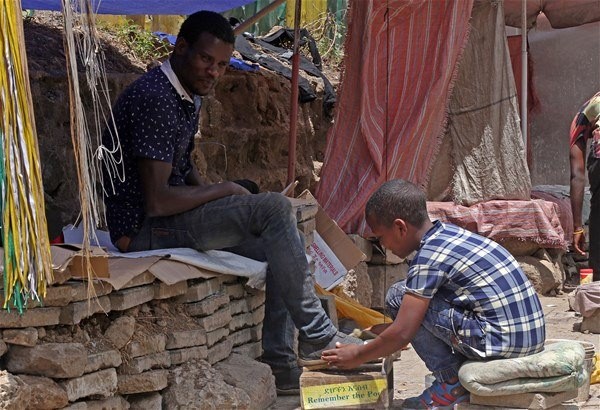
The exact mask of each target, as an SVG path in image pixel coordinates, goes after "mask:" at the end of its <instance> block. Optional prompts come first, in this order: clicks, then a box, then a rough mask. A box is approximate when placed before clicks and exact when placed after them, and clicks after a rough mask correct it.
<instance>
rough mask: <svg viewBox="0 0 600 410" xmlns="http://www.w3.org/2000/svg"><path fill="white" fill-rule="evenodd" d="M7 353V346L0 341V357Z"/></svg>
mask: <svg viewBox="0 0 600 410" xmlns="http://www.w3.org/2000/svg"><path fill="white" fill-rule="evenodd" d="M7 351H8V346H6V343H4V340H0V357H2V356H4V353H6V352H7Z"/></svg>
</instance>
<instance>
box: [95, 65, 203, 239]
mask: <svg viewBox="0 0 600 410" xmlns="http://www.w3.org/2000/svg"><path fill="white" fill-rule="evenodd" d="M200 101H201V100H200V97H197V96H195V97H194V99H192V98H190V97H189V95H188V94H187V93H185V91H184V90H183V87H181V84H179V81H178V80H177V77H176V76H175V75H174V73H173V71H172V70H171V68H170V65H167V68H166V69H164V68H163V69H161V67H156V68H154V69H152V70H151V71H149V72H148V73H146V74H144V75H143V76H142V77H140V78H139V79H138V80H136V81H135V82H134V83H132V84H131V85H130V86H129V87H128V88H127V89H126V90H125V91H124V92H123V94H121V96H120V97H119V99H118V100H117V103H116V104H115V107H114V108H113V113H114V117H115V126H116V129H117V131H118V136H119V140H120V141H121V148H122V152H123V164H124V170H125V179H124V181H121V180H119V178H117V177H116V176H114V175H113V176H111V175H109V173H108V172H107V169H106V167H105V168H104V186H105V187H106V188H105V190H106V191H108V192H106V193H105V196H104V202H105V205H106V218H107V224H108V228H109V231H110V236H111V239H112V241H113V242H115V241H116V240H118V239H119V238H120V237H122V236H124V235H127V236H132V235H134V234H135V233H137V232H138V230H139V229H140V227H141V224H142V222H143V220H144V217H145V213H144V198H143V193H142V185H141V180H140V176H139V174H138V169H137V161H136V160H137V158H147V159H153V160H158V161H164V162H168V163H170V164H171V165H172V166H173V168H172V172H171V175H170V177H169V184H170V185H185V178H186V176H187V174H188V173H189V172H190V171H191V169H192V167H191V163H190V154H191V152H192V149H193V147H194V135H195V134H196V132H197V131H198V115H199V110H200ZM113 135H114V127H113V126H111V127H108V128H107V129H106V130H105V131H104V134H103V136H102V139H103V144H104V145H105V146H106V147H107V149H109V150H112V149H113V147H114V145H115V144H116V139H115V138H113ZM109 179H110V181H109ZM112 186H114V192H112V189H111V188H112Z"/></svg>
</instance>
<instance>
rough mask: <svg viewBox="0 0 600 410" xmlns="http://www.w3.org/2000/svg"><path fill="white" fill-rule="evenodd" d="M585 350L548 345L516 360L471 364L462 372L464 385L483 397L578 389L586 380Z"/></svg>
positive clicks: (573, 345) (572, 344)
mask: <svg viewBox="0 0 600 410" xmlns="http://www.w3.org/2000/svg"><path fill="white" fill-rule="evenodd" d="M584 358H585V350H584V348H583V346H582V345H581V344H580V343H578V342H576V341H572V342H569V341H567V342H558V343H553V344H550V345H546V346H545V347H544V350H543V351H542V352H540V353H535V354H532V355H530V356H525V357H519V358H514V359H497V360H490V361H467V362H465V363H464V364H463V365H462V367H461V368H460V370H459V372H458V377H459V378H460V382H461V384H462V385H463V386H464V387H465V388H466V389H467V390H469V391H470V392H471V393H474V394H477V395H479V396H506V395H510V394H518V393H533V392H562V391H567V390H573V389H577V388H578V387H579V386H581V385H583V383H584V381H585V379H586V377H589V375H588V374H587V372H586V371H585V370H584V366H583V364H584Z"/></svg>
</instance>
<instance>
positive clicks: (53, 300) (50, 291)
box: [27, 286, 74, 309]
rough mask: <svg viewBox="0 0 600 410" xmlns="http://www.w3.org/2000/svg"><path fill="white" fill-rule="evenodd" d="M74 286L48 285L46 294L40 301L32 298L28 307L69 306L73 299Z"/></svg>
mask: <svg viewBox="0 0 600 410" xmlns="http://www.w3.org/2000/svg"><path fill="white" fill-rule="evenodd" d="M73 294H74V291H73V288H71V287H70V286H48V287H47V288H46V296H44V298H43V299H42V301H41V302H39V301H32V300H30V301H29V303H27V309H32V308H36V307H40V306H42V307H61V306H67V305H68V304H69V303H70V302H71V301H72V300H73Z"/></svg>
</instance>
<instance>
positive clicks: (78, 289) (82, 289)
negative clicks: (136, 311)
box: [64, 280, 113, 302]
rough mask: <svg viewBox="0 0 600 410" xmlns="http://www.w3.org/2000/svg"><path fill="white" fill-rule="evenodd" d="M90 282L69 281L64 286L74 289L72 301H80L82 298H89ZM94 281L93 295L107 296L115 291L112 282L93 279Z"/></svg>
mask: <svg viewBox="0 0 600 410" xmlns="http://www.w3.org/2000/svg"><path fill="white" fill-rule="evenodd" d="M89 283H90V282H87V281H85V282H82V281H68V282H66V283H65V284H64V286H68V287H70V288H71V289H72V291H73V299H72V300H71V301H72V302H79V301H82V300H88V285H89ZM91 283H92V291H93V292H92V294H91V296H92V297H100V296H106V295H108V294H109V293H110V292H112V291H113V287H112V285H111V284H110V283H107V282H102V281H99V280H96V281H93V282H91Z"/></svg>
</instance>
